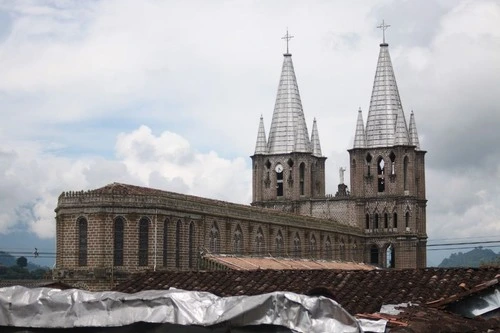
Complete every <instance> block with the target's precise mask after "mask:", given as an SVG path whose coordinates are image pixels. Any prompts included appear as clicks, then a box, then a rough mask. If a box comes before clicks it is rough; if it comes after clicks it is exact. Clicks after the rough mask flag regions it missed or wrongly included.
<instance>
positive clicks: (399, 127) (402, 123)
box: [394, 110, 410, 146]
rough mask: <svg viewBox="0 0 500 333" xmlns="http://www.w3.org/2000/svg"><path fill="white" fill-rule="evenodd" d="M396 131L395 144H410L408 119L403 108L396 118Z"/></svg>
mask: <svg viewBox="0 0 500 333" xmlns="http://www.w3.org/2000/svg"><path fill="white" fill-rule="evenodd" d="M394 133H395V134H394V145H395V146H405V145H409V144H410V136H409V135H408V127H406V119H405V115H404V113H403V110H401V112H399V114H398V116H397V118H396V128H395V130H394Z"/></svg>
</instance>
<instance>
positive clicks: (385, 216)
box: [384, 213, 389, 229]
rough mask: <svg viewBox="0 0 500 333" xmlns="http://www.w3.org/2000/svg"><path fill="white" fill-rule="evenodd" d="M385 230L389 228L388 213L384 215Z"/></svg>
mask: <svg viewBox="0 0 500 333" xmlns="http://www.w3.org/2000/svg"><path fill="white" fill-rule="evenodd" d="M384 228H385V229H387V228H389V215H387V213H384Z"/></svg>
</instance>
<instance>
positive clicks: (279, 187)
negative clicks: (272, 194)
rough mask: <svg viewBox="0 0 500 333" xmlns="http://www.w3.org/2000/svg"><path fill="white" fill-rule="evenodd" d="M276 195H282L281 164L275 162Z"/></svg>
mask: <svg viewBox="0 0 500 333" xmlns="http://www.w3.org/2000/svg"><path fill="white" fill-rule="evenodd" d="M275 171H276V196H278V197H282V196H283V166H282V165H281V164H279V163H278V164H276V169H275Z"/></svg>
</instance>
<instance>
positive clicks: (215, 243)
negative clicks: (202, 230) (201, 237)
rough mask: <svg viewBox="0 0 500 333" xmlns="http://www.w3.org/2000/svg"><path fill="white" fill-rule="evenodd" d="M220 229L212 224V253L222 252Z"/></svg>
mask: <svg viewBox="0 0 500 333" xmlns="http://www.w3.org/2000/svg"><path fill="white" fill-rule="evenodd" d="M219 237H220V236H219V228H218V227H217V224H215V222H214V224H212V228H210V252H212V253H219V252H220V239H219Z"/></svg>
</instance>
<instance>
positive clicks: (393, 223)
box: [392, 213, 398, 229]
mask: <svg viewBox="0 0 500 333" xmlns="http://www.w3.org/2000/svg"><path fill="white" fill-rule="evenodd" d="M392 227H393V228H395V229H397V228H398V213H394V216H393V218H392Z"/></svg>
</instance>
